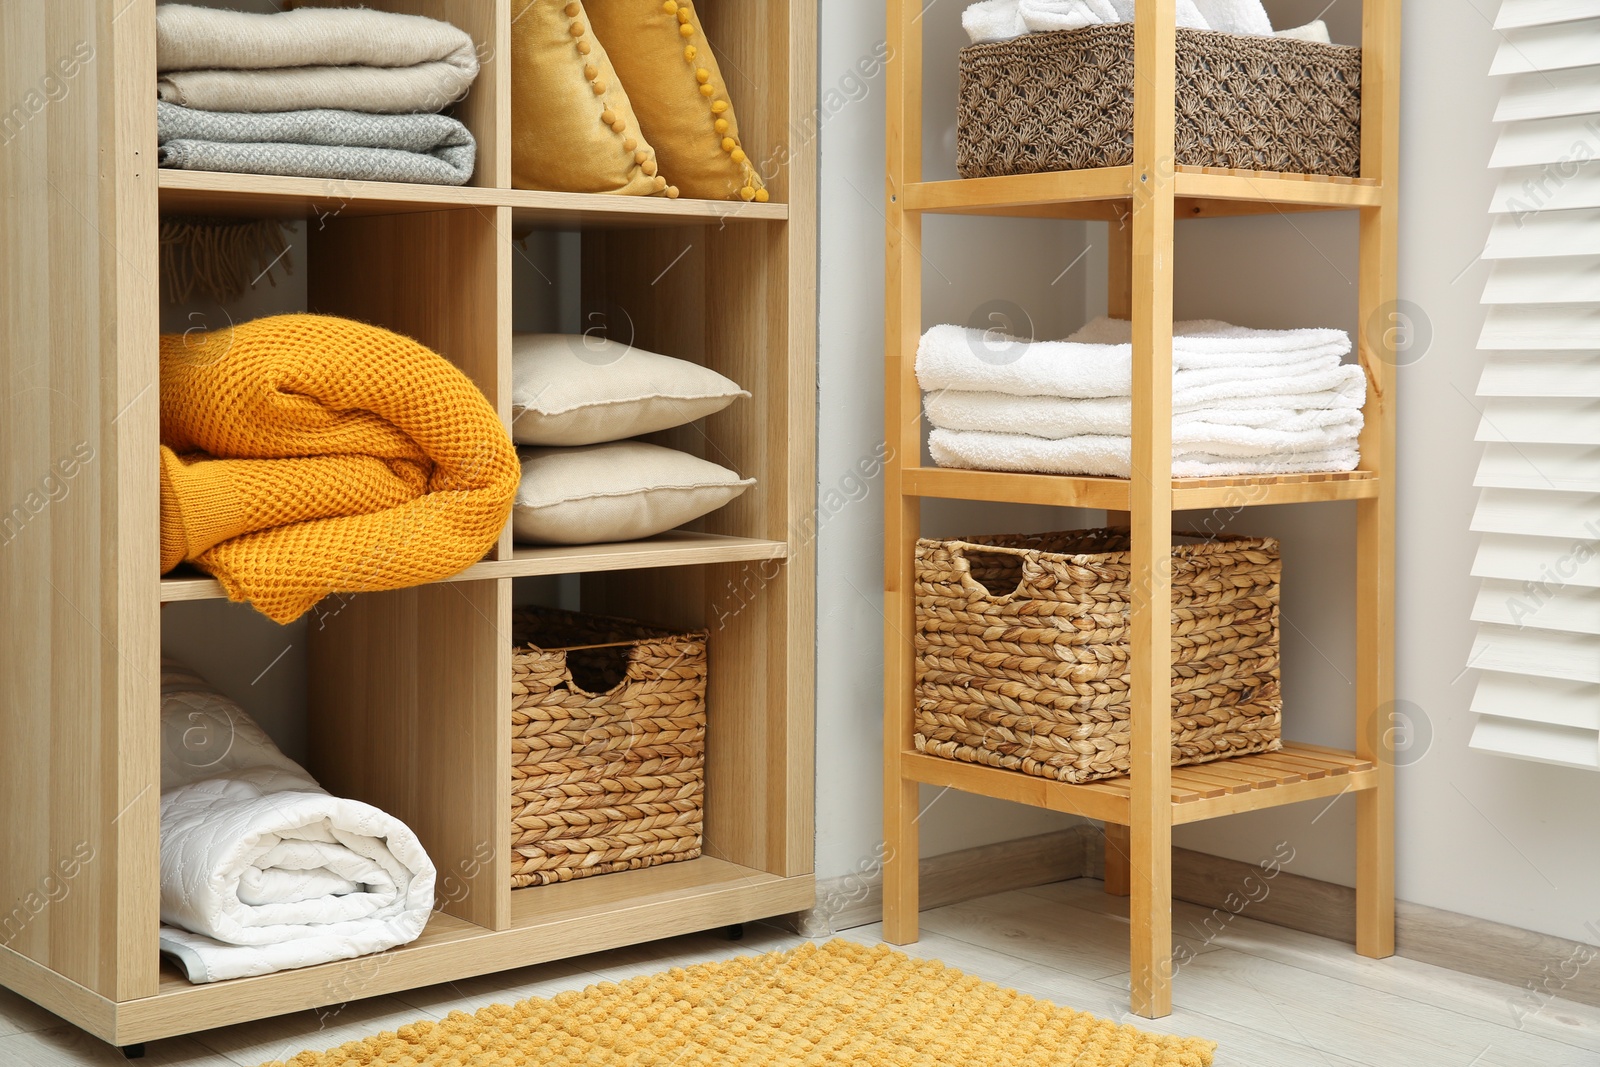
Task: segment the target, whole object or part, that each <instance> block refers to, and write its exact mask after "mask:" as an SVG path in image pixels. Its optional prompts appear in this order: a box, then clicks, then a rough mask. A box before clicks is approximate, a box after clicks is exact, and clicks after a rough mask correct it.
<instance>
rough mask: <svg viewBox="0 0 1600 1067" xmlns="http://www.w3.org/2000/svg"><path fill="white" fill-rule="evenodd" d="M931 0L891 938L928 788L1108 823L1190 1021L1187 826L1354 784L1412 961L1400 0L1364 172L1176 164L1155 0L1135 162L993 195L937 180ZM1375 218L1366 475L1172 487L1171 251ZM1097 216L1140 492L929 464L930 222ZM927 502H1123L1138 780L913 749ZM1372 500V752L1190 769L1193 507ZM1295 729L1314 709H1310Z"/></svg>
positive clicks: (1381, 939)
mask: <svg viewBox="0 0 1600 1067" xmlns="http://www.w3.org/2000/svg"><path fill="white" fill-rule="evenodd" d="M922 7H923V5H922V4H921V3H919V2H917V0H889V16H888V25H889V43H890V46H891V49H892V51H891V55H892V57H893V58H892V60H891V61H890V63H889V66H888V110H889V115H888V137H887V140H888V192H887V200H888V203H887V204H886V205H885V206H886V212H887V217H888V265H887V270H888V277H887V293H886V300H887V315H886V329H885V369H886V374H887V385H886V393H885V420H886V423H885V424H886V430H887V434H888V441H889V444H890V446H891V448H892V457H893V458H892V459H891V461H890V462H889V463H888V465H887V469H886V476H885V496H886V504H887V517H886V525H885V549H884V557H885V584H884V589H885V604H884V616H885V620H886V621H885V671H884V673H885V683H884V764H885V766H884V836H885V843H886V856H887V859H886V862H885V869H884V891H883V898H884V916H883V919H884V922H883V926H884V938H885V939H886V940H887V941H889V942H891V943H893V944H908V943H910V942H913V941H915V940H916V939H917V901H918V887H917V880H918V846H917V815H918V811H917V802H918V787H919V786H920V785H922V784H929V785H937V786H944V787H951V788H956V789H961V790H965V791H967V792H972V793H979V794H983V795H985V796H991V797H998V798H1001V799H1005V800H1012V801H1018V802H1021V803H1025V804H1032V805H1035V806H1038V807H1044V808H1049V809H1052V810H1055V811H1061V812H1067V813H1071V814H1075V815H1080V816H1084V817H1087V818H1090V819H1097V820H1101V821H1103V822H1104V823H1105V824H1106V888H1107V891H1108V892H1112V893H1121V894H1125V895H1129V896H1131V898H1132V899H1131V901H1130V907H1131V918H1132V922H1131V927H1132V951H1131V975H1132V978H1131V991H1130V992H1131V1004H1132V1010H1133V1011H1134V1013H1135V1014H1138V1015H1141V1016H1143V1017H1145V1018H1159V1017H1161V1016H1164V1015H1167V1014H1169V1013H1170V1012H1171V1010H1172V976H1173V968H1172V949H1171V946H1172V877H1171V862H1172V827H1173V826H1174V825H1178V824H1182V823H1189V822H1195V821H1198V820H1201V819H1210V818H1215V817H1218V816H1222V815H1231V814H1235V813H1237V812H1242V811H1252V810H1258V809H1262V808H1268V807H1274V806H1277V805H1281V804H1289V803H1294V802H1296V801H1302V800H1310V799H1314V798H1319V797H1330V798H1331V797H1335V796H1338V795H1341V794H1343V793H1345V792H1355V793H1356V797H1357V827H1358V830H1357V855H1356V868H1357V873H1356V900H1357V905H1356V907H1357V916H1356V930H1357V932H1356V949H1357V951H1358V952H1360V953H1361V954H1362V955H1364V956H1370V957H1384V956H1389V955H1392V954H1393V951H1394V831H1393V823H1394V775H1393V761H1392V760H1391V759H1386V758H1384V753H1383V752H1381V751H1379V747H1380V745H1381V744H1382V743H1384V742H1385V740H1386V739H1387V733H1386V730H1387V724H1386V722H1384V721H1383V720H1382V717H1383V716H1384V715H1385V714H1386V712H1385V709H1386V707H1387V706H1388V705H1389V704H1390V702H1391V701H1392V699H1393V684H1394V673H1393V645H1394V641H1393V615H1394V513H1395V496H1394V456H1395V449H1394V437H1395V391H1394V387H1395V362H1394V353H1393V350H1392V337H1391V335H1390V334H1389V332H1388V330H1387V326H1388V323H1389V317H1388V312H1389V311H1390V310H1391V309H1392V308H1393V305H1394V300H1395V285H1396V282H1395V270H1396V249H1397V229H1396V227H1397V221H1396V206H1397V191H1398V186H1397V181H1396V174H1397V165H1398V161H1399V158H1398V157H1399V151H1398V134H1397V128H1398V118H1399V111H1398V88H1399V57H1400V0H1365V3H1364V5H1363V27H1362V35H1363V40H1362V44H1363V45H1364V49H1365V50H1364V58H1363V70H1362V115H1363V128H1362V144H1361V148H1362V173H1361V177H1360V178H1357V179H1338V178H1320V177H1312V176H1306V175H1283V174H1262V173H1254V172H1238V171H1225V172H1218V171H1214V170H1207V169H1201V168H1191V167H1184V166H1173V165H1172V161H1173V159H1174V158H1175V156H1174V111H1175V105H1174V81H1175V73H1174V72H1175V48H1176V38H1177V34H1176V29H1175V18H1174V8H1175V4H1174V0H1141V3H1140V4H1139V5H1138V8H1137V12H1138V14H1137V22H1136V26H1135V39H1136V44H1135V65H1136V73H1135V85H1136V88H1135V93H1134V113H1135V119H1134V155H1133V163H1132V165H1131V166H1126V167H1108V168H1103V169H1098V170H1086V171H1065V172H1057V173H1050V174H1033V175H1022V176H1015V177H997V178H981V179H975V180H957V181H933V182H926V181H923V180H922V71H923V55H922V23H921V13H922ZM1306 210H1355V211H1359V212H1360V214H1361V232H1360V283H1359V297H1358V299H1359V316H1360V317H1359V321H1360V322H1361V323H1362V324H1363V330H1362V334H1361V336H1360V337H1359V338H1358V351H1359V355H1360V359H1361V364H1362V366H1363V367H1364V368H1365V369H1366V372H1367V378H1368V385H1369V399H1368V402H1367V408H1366V428H1365V430H1364V431H1363V433H1362V436H1361V453H1362V469H1361V470H1358V471H1354V472H1351V473H1349V474H1331V475H1309V476H1284V477H1262V478H1230V479H1174V478H1173V477H1172V462H1171V456H1172V447H1171V441H1172V438H1171V432H1172V389H1171V381H1172V306H1173V254H1172V248H1173V236H1174V227H1175V223H1176V221H1177V220H1178V219H1180V218H1209V217H1219V216H1231V215H1251V214H1269V213H1274V212H1287V211H1306ZM930 213H931V214H966V215H994V216H1034V217H1039V218H1051V219H1061V218H1078V219H1092V220H1105V221H1108V222H1110V223H1111V225H1110V227H1109V229H1110V232H1111V237H1112V240H1111V245H1110V256H1109V262H1110V279H1109V287H1108V291H1109V294H1110V300H1109V303H1110V313H1111V314H1113V315H1118V316H1121V317H1127V318H1131V319H1132V321H1133V351H1134V379H1133V381H1134V385H1133V411H1134V416H1133V441H1134V445H1133V470H1134V475H1135V476H1134V477H1133V478H1132V479H1131V480H1122V479H1112V478H1083V477H1060V476H1049V475H1030V474H1002V473H988V472H982V471H966V470H943V469H936V468H929V467H923V466H921V461H920V459H919V457H921V455H922V454H923V452H922V420H921V403H922V398H921V395H920V392H919V390H918V387H917V381H916V375H915V358H916V349H917V343H918V339H919V338H920V336H921V333H922V330H923V327H924V323H923V321H922V263H921V244H922V220H923V216H924V215H926V214H930ZM924 497H945V498H957V499H965V500H987V501H1009V502H1016V503H1027V504H1047V505H1054V506H1059V507H1077V508H1093V509H1104V510H1105V511H1107V512H1109V513H1111V514H1112V515H1113V516H1115V517H1117V518H1121V519H1122V520H1123V521H1125V522H1130V523H1131V526H1132V530H1133V574H1132V582H1133V587H1134V590H1135V597H1134V600H1133V604H1132V611H1131V616H1132V617H1131V627H1132V679H1131V681H1132V707H1131V719H1132V722H1131V727H1132V738H1131V748H1132V761H1131V762H1132V773H1131V775H1130V776H1129V777H1128V778H1124V779H1119V780H1112V781H1103V782H1095V783H1090V784H1086V785H1070V784H1066V783H1061V782H1055V781H1050V780H1046V779H1043V778H1035V777H1030V776H1028V775H1024V774H1020V773H1017V772H1013V771H1006V770H999V769H994V768H989V767H984V766H979V765H976V764H967V763H958V762H955V761H951V760H946V759H941V758H936V757H932V756H925V755H922V754H919V753H918V752H917V751H916V750H915V747H914V742H913V735H914V721H915V715H914V705H913V701H914V687H913V649H912V644H911V635H912V634H913V633H914V632H915V619H914V614H913V609H914V597H913V574H912V568H913V560H914V552H915V548H916V541H917V537H918V532H919V522H920V518H921V500H922V498H924ZM1333 500H1355V501H1357V520H1356V574H1355V581H1356V587H1357V661H1358V662H1357V675H1356V703H1357V715H1356V719H1357V721H1356V724H1355V725H1356V730H1355V736H1356V748H1355V751H1353V752H1341V751H1335V750H1331V749H1323V748H1316V747H1312V746H1307V745H1298V744H1293V743H1286V744H1285V745H1284V748H1283V750H1282V751H1281V752H1277V753H1272V754H1269V755H1265V756H1251V757H1243V758H1239V759H1233V760H1224V761H1221V762H1217V763H1211V764H1207V765H1205V768H1204V770H1198V769H1190V768H1181V767H1180V768H1174V767H1173V766H1172V765H1171V763H1170V755H1169V753H1170V737H1169V729H1168V726H1169V721H1170V713H1169V708H1170V706H1171V688H1170V686H1171V644H1170V641H1171V635H1170V632H1169V628H1168V627H1169V622H1168V619H1169V611H1168V605H1169V604H1170V603H1171V584H1170V576H1169V574H1168V568H1167V567H1166V566H1165V563H1166V561H1167V560H1168V558H1169V552H1170V547H1171V538H1172V528H1173V513H1174V512H1177V511H1184V510H1191V509H1197V508H1213V507H1221V508H1238V507H1246V506H1259V505H1266V504H1290V503H1307V504H1310V503H1316V502H1321V501H1333ZM1288 715H1290V716H1292V715H1293V709H1289V710H1288Z"/></svg>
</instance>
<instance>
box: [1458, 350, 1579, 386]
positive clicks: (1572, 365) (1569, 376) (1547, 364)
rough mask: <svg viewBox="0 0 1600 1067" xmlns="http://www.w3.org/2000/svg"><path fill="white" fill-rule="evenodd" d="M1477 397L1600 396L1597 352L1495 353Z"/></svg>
mask: <svg viewBox="0 0 1600 1067" xmlns="http://www.w3.org/2000/svg"><path fill="white" fill-rule="evenodd" d="M1478 395H1479V396H1600V353H1595V352H1582V351H1579V352H1496V353H1494V354H1493V355H1491V356H1490V357H1489V359H1488V362H1486V363H1485V364H1484V367H1483V375H1482V377H1480V378H1479V379H1478Z"/></svg>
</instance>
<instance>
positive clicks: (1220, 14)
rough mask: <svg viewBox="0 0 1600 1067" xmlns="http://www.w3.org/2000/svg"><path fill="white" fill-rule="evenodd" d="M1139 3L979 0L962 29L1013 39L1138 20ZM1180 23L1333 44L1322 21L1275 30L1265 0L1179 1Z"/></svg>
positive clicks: (976, 39)
mask: <svg viewBox="0 0 1600 1067" xmlns="http://www.w3.org/2000/svg"><path fill="white" fill-rule="evenodd" d="M1133 5H1134V0H979V2H978V3H976V4H973V5H971V6H970V7H968V8H967V10H966V12H965V13H964V14H963V15H962V16H961V25H962V26H963V27H964V28H965V29H966V31H967V35H968V36H969V37H971V38H972V43H973V44H982V43H984V42H985V41H1009V40H1010V39H1011V38H1013V37H1021V36H1022V35H1023V34H1025V33H1045V32H1048V31H1050V30H1079V29H1082V28H1083V27H1085V26H1103V25H1106V24H1107V23H1112V22H1132V21H1133ZM1178 25H1179V26H1183V27H1187V28H1188V29H1194V30H1219V31H1221V32H1223V33H1243V34H1250V35H1254V36H1260V37H1273V36H1277V37H1293V38H1295V39H1297V40H1302V41H1321V42H1322V43H1323V44H1327V43H1328V42H1329V38H1328V27H1327V25H1326V24H1325V23H1324V22H1322V20H1321V19H1318V20H1317V21H1315V22H1311V23H1308V24H1306V25H1304V26H1298V27H1296V28H1294V29H1291V30H1278V31H1274V30H1273V28H1272V20H1271V19H1270V18H1268V17H1267V10H1266V8H1264V7H1262V6H1261V0H1178Z"/></svg>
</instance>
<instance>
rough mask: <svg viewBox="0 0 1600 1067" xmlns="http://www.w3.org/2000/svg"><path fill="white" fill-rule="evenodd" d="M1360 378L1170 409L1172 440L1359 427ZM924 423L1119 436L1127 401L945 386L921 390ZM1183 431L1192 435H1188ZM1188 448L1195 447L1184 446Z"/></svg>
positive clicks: (1279, 445) (1129, 411) (1281, 441)
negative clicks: (1297, 392) (1323, 387)
mask: <svg viewBox="0 0 1600 1067" xmlns="http://www.w3.org/2000/svg"><path fill="white" fill-rule="evenodd" d="M1365 384H1366V379H1365V377H1363V376H1357V377H1355V378H1354V379H1353V380H1352V381H1351V383H1350V388H1349V389H1347V390H1345V391H1343V392H1337V391H1330V392H1325V393H1309V394H1305V395H1303V396H1300V397H1294V398H1279V397H1250V398H1240V399H1234V400H1228V401H1219V402H1217V403H1214V404H1204V405H1200V406H1199V407H1195V408H1190V409H1187V410H1183V411H1177V412H1175V413H1174V414H1173V416H1172V430H1173V439H1174V442H1178V441H1184V442H1191V441H1199V440H1202V439H1203V435H1207V434H1209V435H1211V439H1220V437H1221V435H1223V434H1225V433H1230V432H1236V433H1238V434H1239V437H1240V439H1241V440H1249V441H1254V442H1257V443H1258V444H1259V446H1260V450H1263V451H1270V450H1281V449H1285V448H1292V447H1295V442H1296V441H1298V440H1301V439H1302V438H1305V437H1306V436H1307V435H1312V434H1338V433H1342V434H1345V435H1347V436H1349V437H1351V438H1354V437H1355V436H1356V435H1357V434H1359V433H1360V432H1361V425H1362V414H1361V408H1362V405H1363V404H1364V403H1365V396H1366V389H1365ZM925 406H926V409H927V415H928V421H929V422H930V423H931V424H933V426H935V427H936V428H938V429H941V430H986V431H991V432H994V433H1025V434H1031V435H1032V436H1034V437H1048V438H1056V439H1059V438H1063V437H1079V436H1082V435H1084V434H1110V435H1114V436H1125V435H1127V434H1128V433H1129V432H1131V427H1132V426H1133V402H1132V401H1131V400H1130V399H1128V398H1126V397H1095V398H1092V399H1088V400H1067V399H1063V398H1062V397H1055V396H1032V397H1027V396H1007V395H1006V394H1005V393H973V392H964V391H961V390H956V389H951V390H946V391H944V392H940V393H929V394H928V396H927V399H926V405H925ZM1185 434H1189V435H1193V436H1192V438H1191V437H1186V436H1184V435H1185ZM1191 447H1199V445H1198V444H1191Z"/></svg>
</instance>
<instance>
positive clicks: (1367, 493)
mask: <svg viewBox="0 0 1600 1067" xmlns="http://www.w3.org/2000/svg"><path fill="white" fill-rule="evenodd" d="M1131 484H1132V483H1130V482H1129V481H1128V480H1127V479H1125V478H1090V477H1074V476H1070V475H1061V474H1015V473H1009V472H999V471H970V470H957V469H955V468H947V467H911V468H907V469H906V470H905V472H904V476H903V485H904V492H905V494H906V495H907V496H913V497H942V498H945V499H953V500H987V501H994V502H999V503H1013V504H1045V505H1050V506H1054V507H1077V508H1103V509H1105V510H1108V511H1127V510H1129V508H1130V500H1131V495H1130V493H1131V489H1130V487H1131ZM1379 487H1380V482H1379V479H1378V476H1377V474H1376V473H1374V472H1372V471H1347V472H1329V473H1325V474H1281V475H1272V476H1265V477H1240V478H1175V479H1173V482H1172V508H1173V510H1174V511H1192V510H1196V509H1200V508H1216V507H1223V508H1242V507H1259V506H1262V505H1266V504H1304V503H1315V502H1320V501H1331V500H1360V499H1367V498H1371V497H1376V496H1377V495H1378V491H1379Z"/></svg>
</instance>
